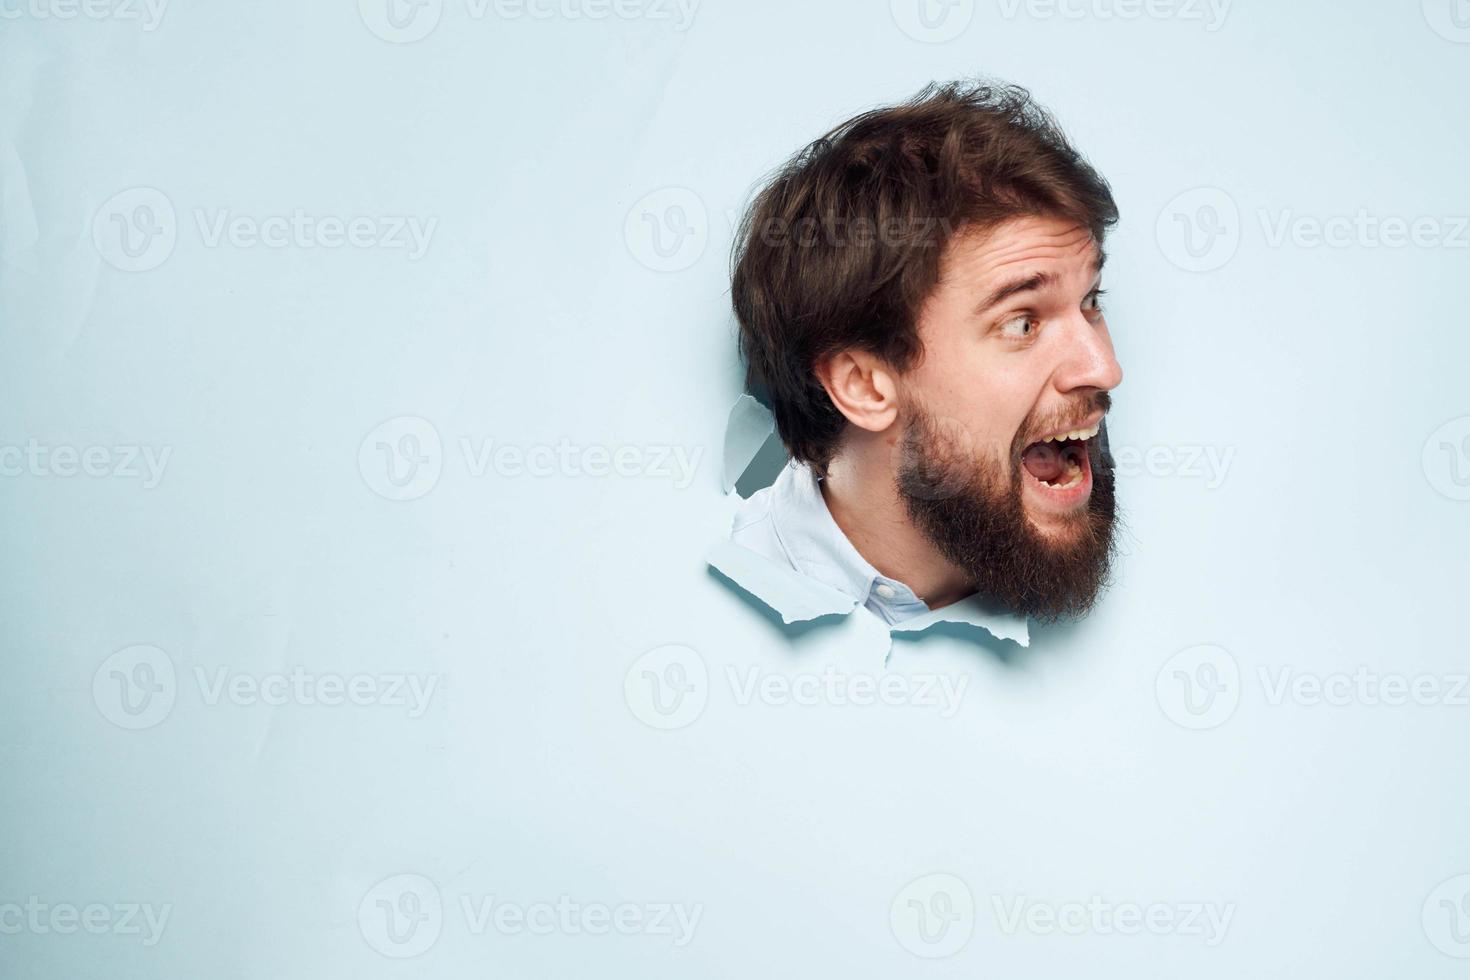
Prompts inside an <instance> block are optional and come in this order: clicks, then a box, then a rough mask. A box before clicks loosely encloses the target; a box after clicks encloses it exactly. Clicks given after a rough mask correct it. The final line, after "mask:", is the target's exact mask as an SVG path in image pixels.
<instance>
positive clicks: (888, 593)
mask: <svg viewBox="0 0 1470 980" xmlns="http://www.w3.org/2000/svg"><path fill="white" fill-rule="evenodd" d="M873 591H874V592H876V593H878V595H880V596H881V597H883V598H884V599H892V598H893V597H894V596H896V595H898V593H897V592H895V591H893V586H891V585H888V584H886V583H879V585H878V587H877V588H876V589H874V590H873Z"/></svg>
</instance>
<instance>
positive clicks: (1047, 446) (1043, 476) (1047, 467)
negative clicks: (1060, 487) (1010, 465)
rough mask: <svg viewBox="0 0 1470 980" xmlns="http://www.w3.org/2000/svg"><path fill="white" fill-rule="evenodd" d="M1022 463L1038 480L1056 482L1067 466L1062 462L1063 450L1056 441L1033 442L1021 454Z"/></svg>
mask: <svg viewBox="0 0 1470 980" xmlns="http://www.w3.org/2000/svg"><path fill="white" fill-rule="evenodd" d="M1021 465H1022V466H1024V467H1026V472H1027V473H1030V474H1031V475H1032V476H1034V477H1036V479H1038V480H1046V481H1048V482H1055V481H1056V478H1057V477H1059V476H1061V475H1062V471H1063V470H1064V469H1065V468H1066V466H1065V464H1063V462H1062V450H1061V447H1059V446H1058V445H1057V444H1056V443H1054V442H1033V443H1032V444H1031V445H1030V446H1027V447H1026V451H1025V452H1024V453H1022V454H1021Z"/></svg>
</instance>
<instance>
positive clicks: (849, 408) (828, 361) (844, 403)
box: [816, 350, 898, 432]
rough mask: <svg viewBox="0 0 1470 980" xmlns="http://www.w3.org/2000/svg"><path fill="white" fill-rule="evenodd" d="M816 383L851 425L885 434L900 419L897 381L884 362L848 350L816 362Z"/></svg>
mask: <svg viewBox="0 0 1470 980" xmlns="http://www.w3.org/2000/svg"><path fill="white" fill-rule="evenodd" d="M816 369H817V380H819V381H821V382H822V387H823V388H825V389H827V397H828V398H831V399H832V404H833V405H836V406H837V410H838V411H839V412H841V413H842V414H843V415H844V416H845V417H846V418H847V420H848V421H849V422H851V423H852V424H853V425H855V426H857V427H858V428H860V429H867V430H868V431H869V432H882V431H883V430H884V429H886V428H888V427H889V426H890V425H892V424H893V421H894V419H896V418H898V378H897V376H896V375H895V374H894V372H893V369H892V368H890V367H889V366H888V364H887V363H886V362H885V361H883V360H882V359H881V358H879V357H876V356H875V355H873V354H870V353H868V352H867V351H863V350H845V351H842V352H840V353H837V354H833V355H831V356H830V357H826V358H823V359H822V360H821V361H819V362H817V365H816Z"/></svg>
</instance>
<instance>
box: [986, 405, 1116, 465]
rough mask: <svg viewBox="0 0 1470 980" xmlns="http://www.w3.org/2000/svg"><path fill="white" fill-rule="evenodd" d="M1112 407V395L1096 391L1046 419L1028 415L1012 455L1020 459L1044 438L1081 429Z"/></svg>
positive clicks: (1050, 414) (1015, 441)
mask: <svg viewBox="0 0 1470 980" xmlns="http://www.w3.org/2000/svg"><path fill="white" fill-rule="evenodd" d="M1112 407H1113V398H1112V396H1111V395H1109V394H1108V393H1107V392H1106V391H1095V392H1092V393H1091V394H1088V395H1081V396H1079V397H1078V398H1077V399H1075V400H1074V401H1072V402H1069V403H1068V404H1067V405H1066V406H1064V407H1063V408H1059V409H1057V410H1055V411H1053V412H1049V413H1048V414H1047V415H1046V416H1044V417H1036V416H1033V415H1028V416H1027V417H1026V419H1025V421H1024V422H1022V423H1021V427H1020V428H1019V429H1017V430H1016V438H1015V440H1014V443H1013V445H1012V446H1011V451H1012V455H1013V456H1015V457H1016V458H1018V459H1019V458H1020V455H1021V453H1022V452H1023V451H1024V450H1025V448H1026V447H1027V446H1029V445H1031V444H1032V443H1033V442H1036V441H1037V440H1038V439H1040V438H1041V437H1042V436H1044V435H1046V434H1048V433H1051V432H1060V431H1064V430H1066V429H1080V428H1081V427H1082V424H1083V423H1084V422H1086V421H1087V420H1088V419H1089V418H1091V417H1092V416H1094V415H1096V414H1097V413H1098V412H1102V413H1103V415H1107V413H1108V411H1109V410H1111V409H1112Z"/></svg>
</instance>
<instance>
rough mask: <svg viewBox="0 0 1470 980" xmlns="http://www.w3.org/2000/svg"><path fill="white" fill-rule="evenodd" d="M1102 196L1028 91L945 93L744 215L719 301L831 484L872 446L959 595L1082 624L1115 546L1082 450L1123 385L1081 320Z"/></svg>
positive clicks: (878, 118) (873, 126)
mask: <svg viewBox="0 0 1470 980" xmlns="http://www.w3.org/2000/svg"><path fill="white" fill-rule="evenodd" d="M1116 219H1117V210H1116V208H1115V206H1114V204H1113V200H1112V195H1111V193H1110V192H1109V190H1108V186H1107V183H1106V182H1105V181H1104V180H1103V179H1102V178H1101V177H1100V176H1099V175H1098V174H1097V173H1096V172H1095V171H1094V170H1093V169H1092V168H1091V167H1090V166H1089V165H1088V164H1087V163H1086V162H1085V161H1084V160H1083V159H1082V158H1081V156H1080V155H1079V154H1078V153H1077V152H1076V151H1075V150H1074V149H1072V147H1071V146H1070V145H1069V144H1068V143H1067V141H1066V139H1065V137H1064V136H1063V135H1062V134H1061V132H1060V130H1059V129H1058V128H1057V126H1056V124H1055V123H1054V122H1053V121H1052V120H1051V118H1050V117H1049V116H1048V115H1047V114H1046V113H1045V112H1044V111H1043V110H1041V109H1040V108H1039V107H1037V106H1036V105H1035V103H1033V102H1032V101H1031V100H1030V98H1029V96H1028V95H1027V93H1026V92H1025V91H1024V90H1021V89H1018V88H1014V87H1009V86H1000V87H994V86H983V85H972V86H960V85H949V86H945V87H943V88H937V89H936V88H931V89H927V90H925V91H924V92H922V93H920V95H919V96H918V97H916V98H915V99H913V100H912V101H910V102H908V103H906V104H904V105H900V106H897V107H894V108H890V109H883V110H877V111H874V112H870V113H866V114H864V115H862V116H859V117H857V118H855V119H853V120H850V121H849V122H847V123H844V124H843V125H842V126H839V127H838V128H837V129H836V130H834V131H833V132H831V133H829V134H828V135H827V136H825V137H823V138H822V139H820V140H818V141H817V142H816V143H813V144H812V145H811V146H809V147H807V148H806V150H804V151H803V152H802V153H800V154H799V155H798V156H797V157H796V158H795V159H794V160H792V161H791V163H789V164H788V165H787V166H786V167H785V168H784V169H783V170H782V171H780V172H779V173H778V174H777V175H776V177H775V178H774V179H773V180H772V182H771V183H770V184H769V185H768V186H767V187H766V188H765V190H764V191H762V193H761V194H760V196H759V197H758V198H757V200H756V201H755V203H754V205H753V206H752V208H751V209H750V211H749V213H748V214H747V215H746V218H745V221H744V223H743V225H742V228H741V234H740V240H739V243H738V246H737V253H736V263H735V271H734V277H733V282H732V295H733V300H734V306H735V312H736V315H737V318H738V319H739V322H740V335H741V349H742V352H743V354H744V356H745V358H746V362H747V365H748V372H749V375H748V383H749V386H750V388H751V389H752V390H753V391H754V392H756V393H757V394H758V395H760V396H762V397H763V398H765V399H766V400H767V401H768V402H769V403H770V405H771V408H772V410H773V412H774V414H775V416H776V421H777V426H778V428H779V430H780V433H781V436H782V439H783V441H784V442H785V443H786V446H787V448H788V450H789V451H790V452H791V454H792V456H793V457H794V458H796V459H799V460H802V461H805V462H807V463H810V464H811V465H812V466H813V468H814V469H815V470H816V471H817V472H818V473H826V472H827V470H828V467H829V466H830V465H832V464H833V463H834V461H838V460H841V459H842V457H843V456H844V454H847V453H854V452H863V453H872V452H874V451H875V450H881V451H884V452H886V453H887V455H888V458H889V459H890V460H891V467H890V470H891V474H892V480H893V483H894V486H895V487H896V489H897V492H898V494H899V495H900V497H901V498H902V499H903V501H904V504H905V508H906V510H907V512H908V515H909V517H910V520H911V521H912V522H913V524H914V525H915V526H916V527H918V528H919V529H920V530H921V531H923V532H924V534H925V535H926V536H927V537H928V538H929V539H930V541H931V542H932V544H933V545H934V547H935V548H936V549H937V550H938V551H939V552H940V553H941V554H943V555H944V556H945V557H946V558H947V559H949V560H950V561H951V562H953V563H954V564H955V565H957V566H958V567H960V568H961V569H964V570H965V571H966V573H967V574H968V575H969V577H970V578H971V580H972V582H973V584H974V585H975V587H976V589H977V590H978V591H980V592H981V593H983V594H986V595H990V596H992V597H995V598H997V599H1000V600H1002V601H1003V602H1004V603H1005V604H1006V605H1008V606H1010V607H1011V608H1013V609H1016V610H1017V611H1021V612H1026V613H1030V614H1033V615H1037V616H1041V617H1054V616H1058V615H1065V614H1070V613H1077V612H1081V611H1083V610H1084V609H1086V608H1087V607H1088V606H1089V605H1090V604H1091V602H1092V600H1093V598H1094V597H1095V595H1096V593H1097V590H1098V588H1099V586H1100V584H1101V582H1102V580H1103V579H1104V577H1105V574H1106V569H1107V564H1108V558H1109V556H1110V554H1111V546H1112V525H1113V492H1112V491H1113V487H1112V473H1111V461H1110V460H1107V459H1106V458H1105V456H1104V454H1103V453H1101V452H1100V451H1099V449H1098V446H1099V440H1098V439H1097V438H1096V437H1097V436H1098V435H1099V432H1100V425H1101V421H1102V417H1103V414H1104V413H1105V412H1106V410H1107V407H1108V395H1107V393H1108V392H1109V391H1110V390H1111V389H1112V388H1114V387H1116V386H1117V385H1118V383H1119V382H1120V381H1121V378H1122V372H1121V369H1120V368H1119V367H1118V363H1117V361H1116V359H1115V358H1114V356H1113V349H1112V343H1111V340H1110V339H1109V336H1108V331H1107V325H1106V323H1105V321H1104V319H1103V316H1102V311H1101V308H1100V306H1099V303H1098V297H1099V295H1100V285H1099V282H1100V280H1099V276H1100V272H1101V268H1102V262H1103V253H1102V241H1103V237H1104V235H1105V233H1106V231H1107V229H1108V227H1110V226H1111V225H1112V224H1113V223H1114V222H1115V221H1116Z"/></svg>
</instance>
